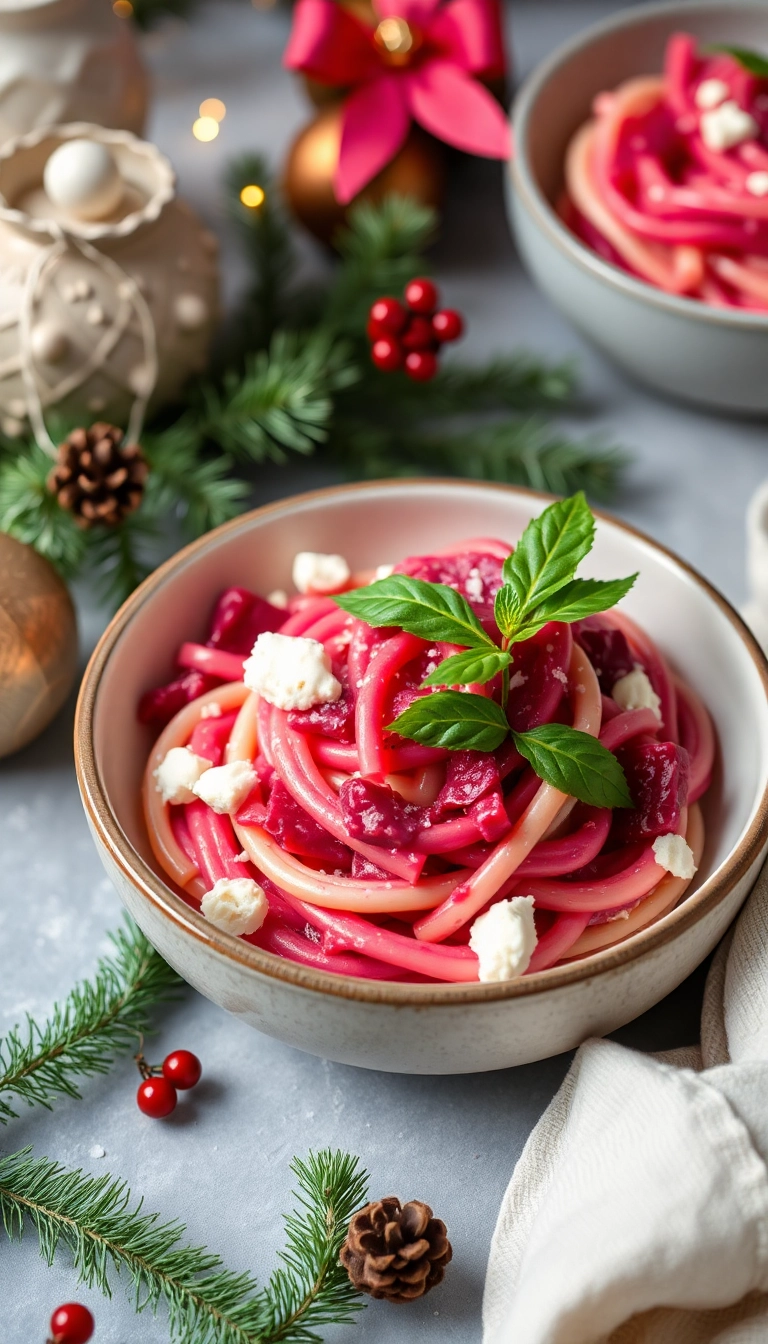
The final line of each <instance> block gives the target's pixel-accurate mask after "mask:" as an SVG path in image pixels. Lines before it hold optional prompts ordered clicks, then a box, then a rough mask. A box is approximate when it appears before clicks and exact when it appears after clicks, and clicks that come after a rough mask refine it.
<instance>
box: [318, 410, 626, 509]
mask: <svg viewBox="0 0 768 1344" xmlns="http://www.w3.org/2000/svg"><path fill="white" fill-rule="evenodd" d="M333 449H334V456H335V458H336V460H337V461H338V462H339V463H340V465H341V466H342V467H343V468H344V469H345V470H346V471H347V472H348V473H349V474H350V475H351V476H353V477H360V476H367V477H369V478H373V477H376V476H388V475H390V476H412V475H417V474H419V472H426V473H428V474H429V473H431V474H435V475H441V474H448V475H457V476H467V477H470V478H471V479H474V480H482V481H503V482H505V483H507V484H509V485H527V486H530V487H531V488H532V489H534V490H547V491H549V492H550V493H552V494H558V495H561V494H562V495H567V494H573V493H574V492H575V491H576V490H584V491H585V492H586V493H587V494H588V495H590V496H591V497H592V498H593V499H596V500H600V501H605V500H609V499H611V498H612V496H613V495H614V494H615V492H616V489H617V487H618V483H619V481H620V479H621V475H622V473H623V471H624V468H625V466H626V464H627V457H626V455H625V454H623V453H622V452H620V451H619V450H618V449H617V448H611V447H605V446H603V445H600V444H596V443H595V442H594V441H590V440H589V439H585V440H582V441H573V440H571V439H568V438H566V437H565V436H563V435H560V434H558V433H557V431H555V430H553V429H552V427H551V426H548V425H545V424H541V423H540V422H539V421H537V420H519V421H508V422H506V423H502V424H494V425H490V426H485V427H481V428H478V429H473V430H471V431H466V432H463V433H458V434H456V433H454V434H450V433H445V434H437V433H430V434H428V433H425V432H419V431H416V432H413V431H412V432H410V433H409V432H407V431H403V430H398V429H394V430H393V429H388V428H386V427H384V426H381V425H379V426H374V425H372V424H368V423H362V422H352V423H351V424H349V423H347V424H340V425H339V432H338V433H335V434H334V440H333Z"/></svg>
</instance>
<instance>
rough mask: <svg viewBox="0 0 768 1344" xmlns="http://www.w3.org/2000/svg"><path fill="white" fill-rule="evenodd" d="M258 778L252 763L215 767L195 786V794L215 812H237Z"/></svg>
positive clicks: (236, 762) (239, 762) (237, 762)
mask: <svg viewBox="0 0 768 1344" xmlns="http://www.w3.org/2000/svg"><path fill="white" fill-rule="evenodd" d="M256 778H257V776H256V771H255V770H254V768H253V766H252V765H251V763H250V761H230V763H229V764H228V765H215V766H214V767H213V768H212V769H211V770H206V772H205V774H204V775H201V776H200V778H199V779H198V781H197V783H196V784H195V786H194V792H195V793H196V794H197V797H198V798H202V800H203V802H204V803H207V804H208V806H209V807H210V808H212V810H213V811H214V812H220V813H225V812H236V811H237V809H238V808H239V807H240V806H241V805H242V804H243V803H244V802H245V800H246V798H247V797H248V794H249V793H250V792H251V789H252V788H253V786H254V784H255V783H256Z"/></svg>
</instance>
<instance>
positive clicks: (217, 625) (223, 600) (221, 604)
mask: <svg viewBox="0 0 768 1344" xmlns="http://www.w3.org/2000/svg"><path fill="white" fill-rule="evenodd" d="M287 617H288V613H287V612H286V611H283V610H282V609H281V608H280V607H273V606H272V603H271V602H267V600H266V599H265V598H263V597H259V596H257V594H256V593H249V592H248V589H247V588H227V589H225V591H224V592H223V593H222V594H221V597H220V598H219V600H218V602H217V603H216V606H215V607H214V611H213V616H212V617H211V630H210V634H209V636H208V639H207V641H206V642H207V644H208V647H209V648H211V649H223V650H224V651H225V652H226V653H239V654H242V655H243V656H244V657H248V656H249V654H250V653H251V650H252V649H253V646H254V644H255V643H256V640H257V639H258V637H259V635H263V634H264V633H265V631H267V630H280V629H281V627H282V626H284V625H285V622H286V620H287Z"/></svg>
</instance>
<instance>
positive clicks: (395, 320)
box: [368, 298, 408, 336]
mask: <svg viewBox="0 0 768 1344" xmlns="http://www.w3.org/2000/svg"><path fill="white" fill-rule="evenodd" d="M368 318H369V323H370V325H369V333H370V326H372V325H374V324H375V325H376V326H377V327H378V328H379V332H378V334H379V335H380V336H397V334H398V332H400V331H402V330H403V327H404V326H405V324H406V321H407V319H408V314H407V313H406V311H405V309H404V307H403V305H402V303H401V302H400V300H399V299H389V298H385V299H377V300H376V302H375V303H374V304H372V305H371V311H370V312H369V314H368Z"/></svg>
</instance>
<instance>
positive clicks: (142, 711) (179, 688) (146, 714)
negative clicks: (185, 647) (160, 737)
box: [138, 669, 221, 728]
mask: <svg viewBox="0 0 768 1344" xmlns="http://www.w3.org/2000/svg"><path fill="white" fill-rule="evenodd" d="M219 685H221V682H220V681H219V678H218V677H209V676H208V675H207V673H205V672H198V671H197V670H196V669H193V670H191V671H189V672H184V673H183V674H182V675H181V676H180V677H176V678H175V679H174V680H173V681H169V682H168V683H167V685H165V686H156V687H155V688H154V689H153V690H151V691H147V692H146V693H145V694H144V695H142V697H141V700H140V701H139V709H138V719H139V723H149V724H151V725H152V727H153V728H164V727H165V725H166V724H167V723H170V722H171V719H172V718H173V717H174V715H176V714H178V712H179V710H180V709H183V708H184V706H185V705H188V704H189V703H190V701H192V700H196V699H197V697H198V696H199V695H205V693H206V691H212V690H213V688H214V686H219Z"/></svg>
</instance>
